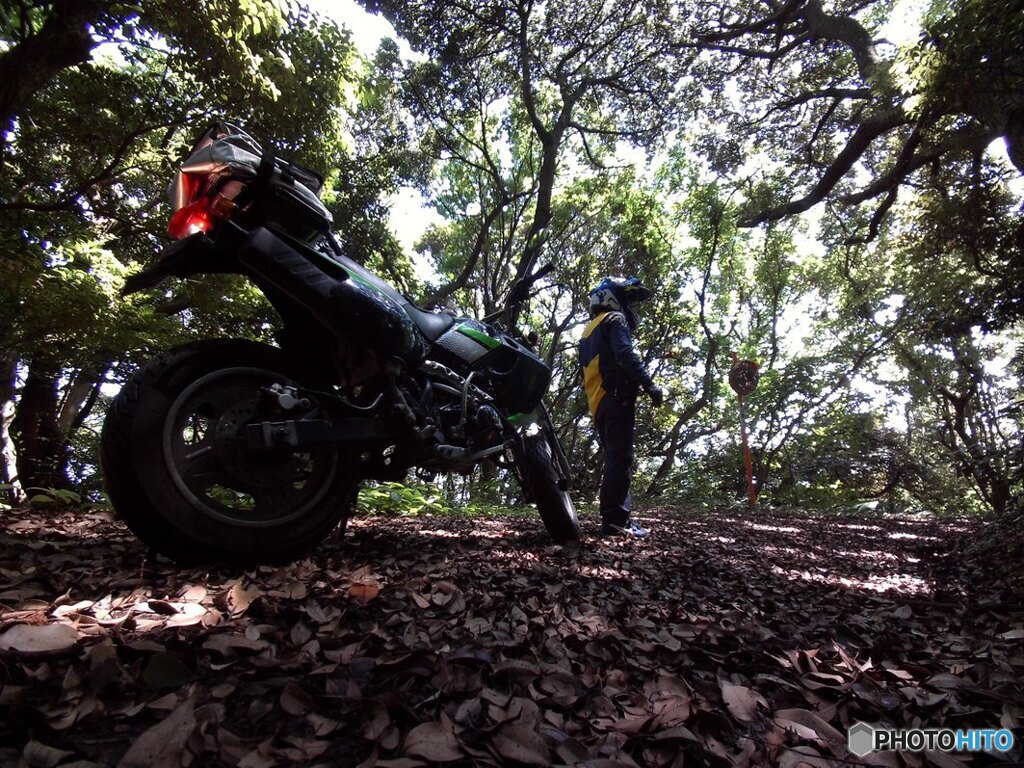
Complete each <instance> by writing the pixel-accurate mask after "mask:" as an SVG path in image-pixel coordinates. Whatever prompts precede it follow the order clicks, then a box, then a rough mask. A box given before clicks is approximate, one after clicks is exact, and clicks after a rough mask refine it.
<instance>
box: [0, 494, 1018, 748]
mask: <svg viewBox="0 0 1024 768" xmlns="http://www.w3.org/2000/svg"><path fill="white" fill-rule="evenodd" d="M2 514H3V516H4V521H3V524H2V526H0V681H2V688H0V713H2V714H0V765H3V766H30V767H31V768H41V767H45V768H53V767H54V766H62V767H64V768H68V767H70V766H75V768H85V767H86V766H119V767H120V768H131V767H133V766H145V767H146V768H170V767H171V766H173V767H174V768H178V767H179V766H188V765H193V766H201V767H203V768H205V767H206V766H212V767H216V766H239V768H264V767H269V766H320V765H322V766H374V765H376V766H383V767H384V768H388V767H389V766H390V767H391V768H414V767H415V766H420V765H430V764H438V763H441V764H452V765H483V766H487V765H513V766H514V765H538V766H540V765H586V766H593V767H594V768H604V767H605V766H608V767H611V766H675V765H683V764H684V763H685V764H686V765H708V766H731V765H738V766H743V765H781V766H799V765H806V766H836V765H911V766H917V765H932V764H934V765H938V766H956V765H965V764H966V765H971V766H978V765H988V764H993V763H996V762H997V758H996V757H995V756H993V755H989V754H973V755H971V754H968V753H956V754H944V753H929V754H928V755H921V754H915V753H895V752H885V753H874V754H872V755H870V756H869V757H867V758H861V759H857V758H854V757H853V756H852V755H851V753H849V752H848V751H847V749H846V743H847V737H846V730H847V728H848V727H849V726H850V725H852V724H853V723H854V722H856V721H866V722H870V723H885V724H889V725H891V726H893V727H904V726H940V725H942V726H950V727H954V728H970V727H985V728H1012V729H1016V733H1017V734H1018V738H1019V734H1020V725H1021V723H1022V722H1024V685H1022V682H1021V679H1022V675H1024V606H1022V603H1021V599H1022V592H1021V581H1020V571H1021V570H1022V569H1021V563H1022V562H1024V558H1022V557H1021V554H1022V553H1021V552H1020V551H1019V548H1018V549H1017V551H1014V548H1015V547H1016V545H1015V544H1012V543H1008V539H1000V540H999V541H998V544H997V545H996V547H995V549H991V548H990V549H989V550H987V551H986V552H985V553H984V554H983V555H979V554H978V553H977V552H974V553H973V554H972V553H971V551H970V548H969V547H968V545H969V543H970V542H971V541H973V539H974V538H975V536H976V535H977V532H978V531H979V529H980V525H979V524H978V523H971V522H965V521H948V520H947V521H942V520H935V519H927V520H923V519H889V518H861V519H856V518H850V517H831V518H826V517H815V516H808V515H797V514H788V515H787V514H780V513H769V512H766V511H756V512H748V511H746V510H732V511H729V510H724V511H720V512H713V513H711V512H709V513H701V514H699V515H697V514H685V513H683V512H682V511H679V510H675V509H670V508H663V509H656V510H649V511H648V512H647V513H646V514H641V515H639V519H640V520H641V522H642V523H644V524H646V525H649V526H650V528H651V529H652V531H653V534H652V535H651V537H650V538H649V539H646V540H643V541H637V540H625V539H596V538H592V537H591V538H588V539H586V540H585V541H584V542H583V543H582V544H581V545H580V546H579V547H572V548H562V547H555V546H550V545H549V543H548V540H547V538H546V535H545V534H544V531H543V528H542V526H541V524H540V522H539V520H538V519H537V518H535V517H524V516H508V517H485V518H477V519H470V518H467V517H448V516H446V517H404V518H403V517H371V518H356V519H354V520H353V521H352V522H351V523H350V525H349V527H348V531H347V532H346V533H345V535H344V536H343V537H341V536H335V537H333V538H332V539H331V540H330V541H327V542H325V543H324V544H323V545H322V546H321V547H320V548H319V549H318V550H317V551H316V552H315V553H314V554H313V555H312V556H311V557H310V558H308V559H305V560H302V561H300V562H297V563H294V564H292V565H290V566H287V567H275V568H271V567H262V568H258V569H254V570H243V569H229V568H222V569H217V570H208V569H207V570H203V569H181V568H179V567H177V566H175V565H173V564H171V563H169V562H166V561H163V560H160V559H156V558H153V557H151V556H149V555H148V554H147V551H146V549H145V548H144V547H143V546H142V545H141V544H139V543H138V542H137V541H136V540H135V539H134V538H133V537H132V536H131V535H130V534H129V533H128V531H127V530H126V529H125V528H124V527H123V526H122V525H120V524H119V523H117V522H114V521H112V520H111V519H110V518H109V516H108V515H107V514H106V513H104V512H100V511H81V510H73V509H72V510H63V511H40V510H29V509H21V510H14V511H9V512H3V513H2ZM585 524H586V525H587V526H588V527H589V530H593V529H594V528H595V527H596V526H595V524H594V521H593V520H592V519H587V520H585ZM1009 758H1010V759H1009V760H1007V759H1006V757H1005V756H1004V757H1003V764H1005V763H1006V762H1012V761H1013V760H1014V759H1016V760H1020V759H1021V755H1020V750H1019V746H1018V748H1017V751H1016V752H1015V753H1013V754H1011V755H1010V756H1009Z"/></svg>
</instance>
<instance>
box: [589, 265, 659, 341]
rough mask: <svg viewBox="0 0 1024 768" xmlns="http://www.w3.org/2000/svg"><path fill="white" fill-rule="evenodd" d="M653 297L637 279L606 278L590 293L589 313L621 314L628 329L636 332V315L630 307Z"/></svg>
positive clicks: (648, 289) (649, 290)
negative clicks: (609, 312)
mask: <svg viewBox="0 0 1024 768" xmlns="http://www.w3.org/2000/svg"><path fill="white" fill-rule="evenodd" d="M653 295H654V294H653V292H652V291H651V289H650V288H647V287H646V286H644V284H643V283H641V282H640V278H638V277H606V278H605V279H604V280H602V281H601V282H600V284H599V285H598V286H597V287H596V288H594V289H593V290H592V291H591V292H590V312H591V314H596V313H597V312H599V311H601V310H606V311H611V312H621V313H622V314H624V315H625V316H626V322H627V323H629V327H630V329H631V330H636V323H637V320H636V313H635V312H634V311H633V308H632V306H630V305H632V304H636V303H638V302H641V301H647V300H648V299H649V298H651V296H653Z"/></svg>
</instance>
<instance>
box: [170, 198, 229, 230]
mask: <svg viewBox="0 0 1024 768" xmlns="http://www.w3.org/2000/svg"><path fill="white" fill-rule="evenodd" d="M213 200H214V198H212V197H202V198H200V199H199V200H196V201H195V202H194V203H189V204H188V205H186V206H185V207H184V208H180V209H178V211H176V212H175V214H174V215H173V216H172V217H171V222H170V223H169V224H168V225H167V234H169V235H170V236H171V237H173V238H174V239H175V240H183V239H184V238H186V237H188V236H189V235H194V234H195V233H196V232H209V231H210V230H211V229H213V225H214V224H215V223H216V221H217V216H216V214H215V213H214V210H213Z"/></svg>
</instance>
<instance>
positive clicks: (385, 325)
mask: <svg viewBox="0 0 1024 768" xmlns="http://www.w3.org/2000/svg"><path fill="white" fill-rule="evenodd" d="M303 250H304V251H305V250H306V249H305V248H304V249H303ZM237 257H238V260H239V262H241V263H242V264H243V265H244V266H245V267H246V268H247V269H248V270H250V271H251V272H252V273H253V274H254V275H256V276H257V277H259V278H260V279H262V280H264V281H265V282H266V283H268V284H269V285H271V286H273V287H274V288H276V289H277V290H278V291H280V292H282V293H283V294H285V295H286V296H288V297H289V298H290V299H291V300H292V301H294V302H296V303H297V304H299V305H301V306H303V307H305V308H307V309H308V310H309V311H310V313H311V314H312V315H313V316H314V317H315V318H316V319H317V321H318V322H320V323H321V324H322V325H323V326H325V327H326V328H327V329H328V330H330V331H331V332H333V333H335V334H341V335H345V336H346V337H348V338H349V339H351V338H353V337H354V338H359V339H365V340H367V342H368V343H367V345H368V346H371V347H375V348H377V349H381V350H383V351H385V352H387V353H389V354H393V355H398V356H400V357H403V358H412V359H415V360H420V359H422V358H423V357H425V356H426V352H427V350H426V344H425V342H424V341H423V339H422V337H421V336H420V333H419V329H418V328H417V327H416V324H415V323H414V322H413V321H412V318H411V317H409V315H408V314H407V313H406V312H405V310H404V309H403V308H402V306H401V304H399V303H398V302H396V301H395V300H394V299H393V298H392V297H390V296H388V295H387V294H385V293H383V292H381V291H378V290H375V289H374V288H373V286H372V285H369V284H368V283H365V282H364V281H359V282H357V281H356V280H353V279H352V278H351V277H350V275H349V273H348V272H347V271H346V270H345V267H344V265H343V264H340V263H338V262H336V261H333V260H332V259H330V258H328V257H327V256H324V255H323V254H320V253H316V252H313V251H310V252H309V255H306V254H305V253H303V252H300V251H299V250H298V249H297V248H295V247H293V246H292V245H291V244H290V243H288V242H286V241H285V240H283V239H281V238H280V237H278V236H277V235H275V234H274V233H273V232H271V231H270V230H269V229H267V228H266V227H257V228H256V229H254V230H253V231H252V232H250V233H248V235H247V236H246V237H245V240H244V241H243V242H242V245H241V247H240V249H239V251H238V254H237ZM321 265H322V266H321Z"/></svg>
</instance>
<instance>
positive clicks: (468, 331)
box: [458, 325, 501, 349]
mask: <svg viewBox="0 0 1024 768" xmlns="http://www.w3.org/2000/svg"><path fill="white" fill-rule="evenodd" d="M458 331H459V333H463V334H465V335H466V336H469V338H471V339H473V340H475V341H479V342H480V343H481V344H483V345H484V346H485V347H487V348H488V349H494V348H495V347H500V346H501V340H500V339H496V338H494V337H493V336H488V335H487V334H486V333H481V332H480V331H477V330H475V329H473V328H470V327H469V326H467V325H460V326H459V327H458Z"/></svg>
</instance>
